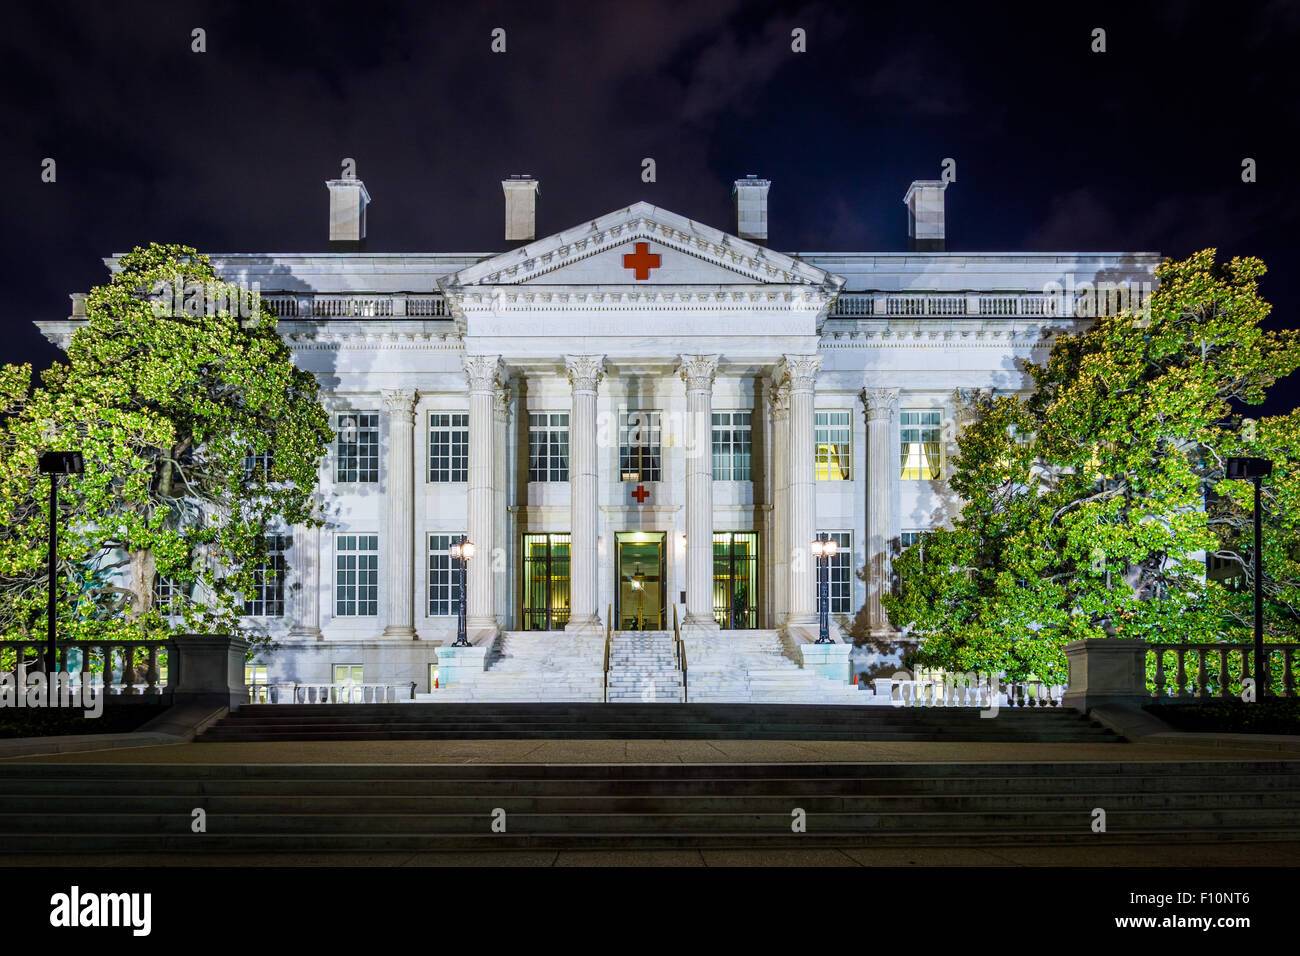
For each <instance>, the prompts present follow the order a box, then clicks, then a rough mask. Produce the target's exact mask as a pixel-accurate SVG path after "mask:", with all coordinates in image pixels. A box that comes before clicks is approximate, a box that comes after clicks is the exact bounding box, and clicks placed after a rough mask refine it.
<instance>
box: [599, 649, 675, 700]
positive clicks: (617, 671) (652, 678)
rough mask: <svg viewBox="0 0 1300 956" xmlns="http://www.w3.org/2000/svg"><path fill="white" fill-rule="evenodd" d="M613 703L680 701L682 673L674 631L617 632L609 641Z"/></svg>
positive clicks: (610, 692)
mask: <svg viewBox="0 0 1300 956" xmlns="http://www.w3.org/2000/svg"><path fill="white" fill-rule="evenodd" d="M606 699H607V700H608V701H609V702H610V703H628V702H637V703H680V702H681V700H682V672H681V670H679V669H678V667H677V651H676V648H675V647H674V641H673V635H672V632H671V631H616V632H615V633H614V634H613V636H612V637H611V638H610V644H609V694H608V697H607V698H606Z"/></svg>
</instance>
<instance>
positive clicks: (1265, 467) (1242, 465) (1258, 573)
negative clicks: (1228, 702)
mask: <svg viewBox="0 0 1300 956" xmlns="http://www.w3.org/2000/svg"><path fill="white" fill-rule="evenodd" d="M1272 473H1273V462H1272V461H1270V460H1269V459H1267V458H1229V459H1228V469H1227V477H1229V478H1231V479H1234V480H1238V481H1249V482H1251V483H1253V484H1254V486H1255V561H1254V564H1255V699H1256V700H1263V699H1264V691H1265V688H1266V687H1267V686H1268V685H1267V684H1266V683H1265V671H1266V670H1267V668H1266V667H1265V666H1264V509H1263V507H1262V506H1261V503H1260V491H1259V488H1260V482H1261V481H1262V480H1263V479H1264V478H1266V477H1267V476H1269V475H1271V474H1272Z"/></svg>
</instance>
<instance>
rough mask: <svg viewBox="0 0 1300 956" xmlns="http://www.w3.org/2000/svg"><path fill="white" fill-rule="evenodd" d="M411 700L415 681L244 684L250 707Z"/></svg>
mask: <svg viewBox="0 0 1300 956" xmlns="http://www.w3.org/2000/svg"><path fill="white" fill-rule="evenodd" d="M414 699H415V681H404V682H401V683H396V684H378V683H361V682H353V681H348V682H344V683H330V682H328V681H324V682H322V681H275V682H271V683H255V684H249V685H248V703H250V704H396V703H400V702H401V701H407V700H414Z"/></svg>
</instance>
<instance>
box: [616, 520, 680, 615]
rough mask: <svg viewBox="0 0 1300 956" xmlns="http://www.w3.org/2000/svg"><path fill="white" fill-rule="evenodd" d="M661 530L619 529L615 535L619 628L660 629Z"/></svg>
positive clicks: (662, 591)
mask: <svg viewBox="0 0 1300 956" xmlns="http://www.w3.org/2000/svg"><path fill="white" fill-rule="evenodd" d="M665 536H666V535H665V532H663V531H620V532H618V534H617V535H616V537H617V539H618V561H617V562H616V564H617V567H616V571H617V573H618V590H617V594H618V605H617V607H616V608H615V613H616V614H617V618H616V620H617V623H616V624H615V627H616V628H617V629H618V630H620V631H662V630H663V629H664V628H665V627H667V624H666V614H665V612H666V610H667V606H668V605H667V600H666V599H667V591H666V589H665V576H664V539H665Z"/></svg>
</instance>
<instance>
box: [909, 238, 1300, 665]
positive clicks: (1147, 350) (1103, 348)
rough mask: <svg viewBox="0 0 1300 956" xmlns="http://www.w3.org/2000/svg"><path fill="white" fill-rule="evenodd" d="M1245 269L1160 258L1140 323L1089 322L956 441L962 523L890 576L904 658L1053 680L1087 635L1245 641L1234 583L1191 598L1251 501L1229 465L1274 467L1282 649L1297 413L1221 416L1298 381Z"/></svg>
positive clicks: (1276, 624)
mask: <svg viewBox="0 0 1300 956" xmlns="http://www.w3.org/2000/svg"><path fill="white" fill-rule="evenodd" d="M1263 272H1264V266H1263V263H1261V262H1260V261H1259V260H1258V259H1253V258H1236V259H1233V260H1232V261H1231V262H1228V263H1226V264H1222V263H1217V262H1216V261H1215V251H1214V250H1213V249H1208V250H1204V251H1202V252H1199V253H1197V254H1195V255H1193V256H1192V257H1190V258H1189V259H1187V260H1184V261H1172V260H1166V261H1165V262H1164V263H1162V264H1161V265H1160V266H1159V268H1158V269H1157V272H1156V277H1157V279H1158V285H1157V288H1156V289H1155V291H1154V292H1153V294H1152V295H1151V297H1150V302H1149V308H1148V309H1146V310H1140V311H1135V310H1126V311H1121V312H1119V313H1117V314H1114V315H1106V316H1101V317H1099V318H1097V319H1096V320H1095V321H1094V322H1093V323H1092V324H1091V325H1090V326H1089V327H1088V328H1087V329H1086V330H1084V331H1082V332H1080V333H1078V334H1074V335H1064V336H1060V337H1059V338H1058V339H1057V340H1056V341H1055V343H1054V345H1053V347H1052V350H1051V353H1050V355H1049V358H1048V360H1047V362H1046V364H1045V365H1042V366H1037V365H1033V364H1028V365H1027V368H1028V370H1029V372H1030V374H1031V375H1032V376H1033V379H1034V384H1035V386H1036V388H1035V391H1034V393H1033V394H1032V395H1031V396H1030V397H1028V398H1024V399H1021V398H1018V397H1016V396H1001V397H998V398H997V399H995V400H993V401H990V402H988V403H986V404H985V405H984V406H983V407H981V408H980V409H979V413H978V416H977V418H976V420H975V422H974V423H973V424H972V425H971V426H969V427H968V428H967V429H966V430H965V433H964V434H962V435H961V436H959V439H958V446H959V450H960V453H959V458H958V460H957V462H956V473H955V474H954V476H953V479H952V486H953V489H954V491H955V492H956V493H957V494H958V495H960V496H961V498H962V499H963V500H964V502H965V507H964V509H963V511H962V513H961V516H960V517H959V518H958V519H957V520H956V521H954V522H953V524H952V527H950V528H945V529H940V530H936V531H933V532H931V533H929V534H927V535H926V536H925V538H924V544H923V547H916V546H913V547H912V548H909V549H908V550H907V551H905V552H904V553H903V554H902V555H901V556H900V557H899V558H898V559H897V560H896V561H895V565H894V566H895V569H896V571H897V573H898V576H899V581H900V586H899V588H898V590H897V592H896V593H894V594H892V595H889V596H887V597H886V598H885V606H886V608H887V610H888V612H889V614H890V617H891V620H893V621H894V622H895V623H896V624H898V625H903V626H906V627H907V629H908V631H909V633H911V634H912V635H914V636H916V637H919V638H920V639H921V649H920V651H919V654H918V657H917V659H918V662H919V663H922V664H926V665H929V666H940V667H947V668H951V669H957V670H962V671H965V670H970V669H983V668H988V669H992V670H1006V671H1007V673H1008V675H1009V676H1011V677H1025V676H1027V675H1029V674H1031V673H1033V674H1035V675H1037V676H1038V677H1041V678H1044V679H1062V678H1064V675H1065V658H1064V653H1063V651H1062V647H1063V645H1064V644H1066V643H1067V642H1069V641H1073V640H1076V639H1079V638H1085V637H1106V636H1121V637H1141V638H1146V639H1151V640H1159V639H1164V640H1179V641H1187V642H1209V641H1218V640H1242V641H1244V640H1247V639H1248V636H1249V633H1250V626H1251V625H1250V622H1251V610H1250V600H1251V599H1250V593H1249V585H1250V583H1251V582H1250V579H1249V576H1248V575H1247V577H1246V579H1245V581H1244V584H1245V587H1238V588H1232V587H1226V586H1224V585H1223V584H1221V583H1219V582H1214V581H1210V582H1207V581H1206V579H1205V573H1204V563H1203V560H1202V559H1201V555H1200V552H1202V551H1204V550H1206V549H1209V550H1211V551H1214V550H1219V551H1220V552H1221V553H1222V554H1223V555H1224V556H1225V559H1226V560H1229V561H1236V562H1238V563H1242V559H1241V555H1242V552H1243V549H1244V548H1245V547H1247V546H1248V542H1249V532H1248V528H1249V526H1250V522H1251V521H1252V520H1253V518H1252V515H1253V511H1252V509H1253V501H1252V498H1251V494H1252V493H1251V488H1250V485H1249V483H1246V482H1239V481H1236V482H1234V481H1228V480H1226V479H1225V477H1224V470H1225V464H1226V460H1227V458H1228V457H1229V456H1233V455H1262V456H1266V457H1270V458H1272V459H1274V460H1275V462H1276V466H1275V472H1274V475H1273V477H1272V478H1271V479H1270V480H1268V481H1266V482H1265V485H1264V508H1265V511H1266V514H1267V525H1266V534H1265V559H1266V580H1265V582H1264V587H1265V590H1266V594H1267V598H1268V602H1267V603H1268V619H1267V628H1268V631H1269V633H1270V635H1271V636H1272V639H1276V640H1280V639H1284V638H1291V639H1294V638H1295V636H1296V635H1297V634H1300V613H1298V611H1300V590H1298V588H1300V562H1297V557H1300V555H1297V552H1296V542H1297V535H1296V530H1297V528H1296V524H1297V521H1298V520H1300V510H1298V509H1300V471H1298V470H1297V468H1296V464H1297V461H1300V416H1298V415H1297V413H1296V412H1294V411H1293V412H1291V413H1290V414H1287V415H1282V416H1276V417H1271V418H1264V419H1262V420H1260V421H1258V422H1247V424H1246V426H1245V427H1243V425H1242V421H1241V419H1240V418H1239V417H1238V416H1239V413H1238V411H1237V409H1239V408H1240V407H1241V406H1247V405H1253V404H1259V403H1261V402H1262V401H1263V400H1264V398H1265V393H1266V391H1267V389H1268V388H1269V387H1270V386H1271V385H1273V384H1274V383H1275V382H1276V381H1277V380H1278V379H1280V378H1282V377H1284V376H1286V375H1288V374H1290V373H1291V372H1292V371H1294V370H1295V369H1296V368H1297V367H1300V341H1298V338H1297V334H1296V333H1295V332H1289V331H1288V332H1269V331H1266V330H1264V329H1263V328H1262V327H1261V322H1262V321H1263V319H1264V318H1265V317H1266V316H1267V314H1268V312H1269V306H1268V304H1267V303H1265V302H1264V301H1263V300H1262V299H1261V298H1260V297H1259V293H1258V288H1257V282H1258V279H1259V276H1261V275H1262V274H1263Z"/></svg>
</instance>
